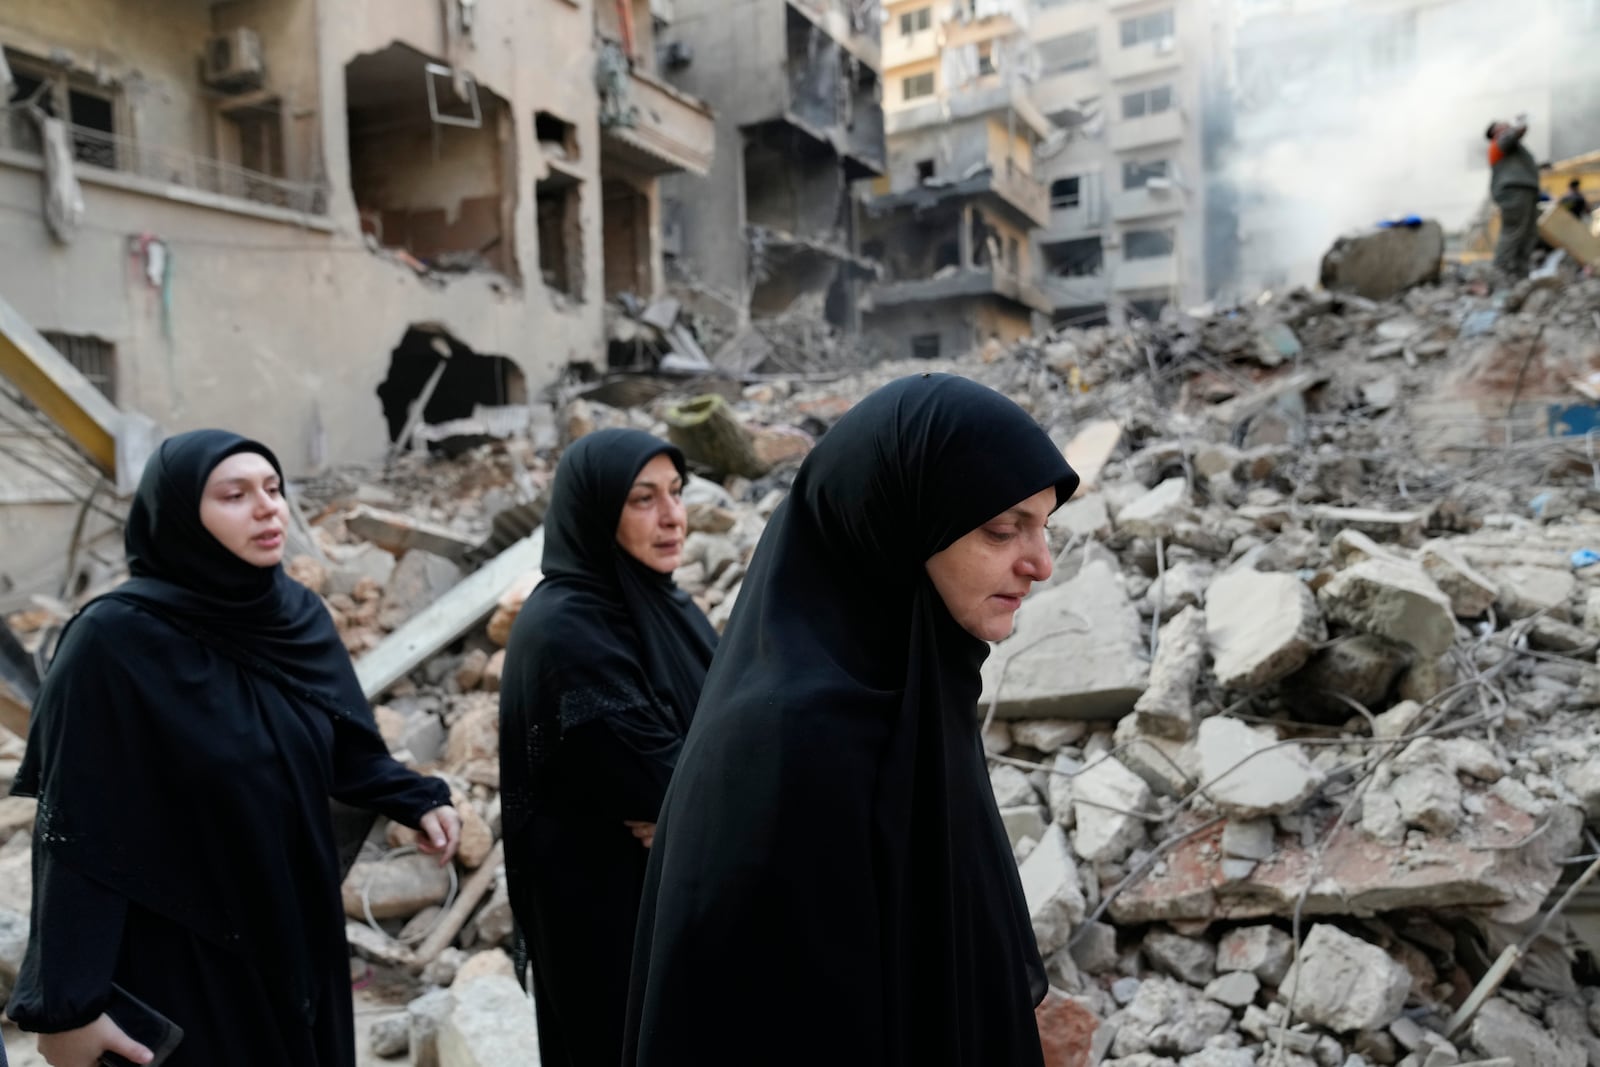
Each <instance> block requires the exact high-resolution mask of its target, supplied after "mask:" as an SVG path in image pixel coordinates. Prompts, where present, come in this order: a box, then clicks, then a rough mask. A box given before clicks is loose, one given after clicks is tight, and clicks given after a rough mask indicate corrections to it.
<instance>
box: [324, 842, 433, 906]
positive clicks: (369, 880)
mask: <svg viewBox="0 0 1600 1067" xmlns="http://www.w3.org/2000/svg"><path fill="white" fill-rule="evenodd" d="M340 892H341V894H342V896H343V899H344V913H345V915H347V916H349V917H350V918H352V919H361V918H365V917H366V916H367V914H368V910H367V909H369V908H370V909H371V915H372V917H373V918H374V919H409V918H411V916H413V915H415V914H416V913H417V912H419V911H421V910H422V909H423V908H426V907H427V906H428V905H430V904H438V903H439V902H440V901H442V900H444V898H445V894H447V893H449V892H450V876H449V873H448V872H447V871H445V869H444V868H442V867H440V866H439V864H438V863H437V862H436V861H435V860H434V858H433V857H432V856H424V855H422V854H421V853H416V852H414V853H410V854H408V855H403V856H399V857H397V858H395V859H391V860H368V861H364V862H361V863H357V864H356V865H355V866H353V867H351V868H350V874H349V875H348V876H347V877H346V878H345V880H344V885H343V886H342V887H341V890H340Z"/></svg>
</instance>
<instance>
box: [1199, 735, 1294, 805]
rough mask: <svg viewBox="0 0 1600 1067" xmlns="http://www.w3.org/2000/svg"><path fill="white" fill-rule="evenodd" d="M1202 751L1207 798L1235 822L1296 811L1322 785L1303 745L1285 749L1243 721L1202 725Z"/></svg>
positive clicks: (1285, 747)
mask: <svg viewBox="0 0 1600 1067" xmlns="http://www.w3.org/2000/svg"><path fill="white" fill-rule="evenodd" d="M1198 748H1199V752H1200V774H1201V779H1202V781H1203V782H1204V783H1205V785H1204V786H1203V788H1204V790H1205V794H1206V796H1208V797H1210V798H1211V801H1212V803H1214V804H1215V805H1216V806H1217V809H1218V810H1219V811H1221V812H1223V813H1224V814H1226V815H1229V816H1232V817H1237V818H1242V819H1254V818H1259V817H1261V816H1263V815H1278V814H1283V813H1285V812H1291V811H1296V810H1298V809H1299V807H1300V805H1301V804H1303V803H1305V801H1306V800H1307V799H1308V798H1309V797H1310V796H1311V794H1312V793H1314V792H1316V790H1317V788H1318V787H1319V786H1320V785H1321V784H1322V780H1323V778H1322V773H1321V772H1320V771H1318V770H1317V769H1316V768H1315V767H1313V766H1312V765H1311V761H1310V760H1308V759H1306V756H1305V752H1304V751H1303V750H1302V749H1301V748H1300V746H1299V745H1296V744H1280V743H1279V742H1278V739H1277V737H1276V736H1275V735H1274V734H1272V733H1271V732H1270V731H1263V730H1257V729H1253V728H1252V727H1250V726H1247V725H1245V724H1244V723H1242V722H1240V721H1239V720H1237V719H1230V718H1227V717H1226V716H1220V715H1219V716H1215V717H1213V718H1210V719H1207V720H1206V721H1205V722H1203V723H1201V724H1200V737H1199V744H1198ZM1257 753H1259V755H1257Z"/></svg>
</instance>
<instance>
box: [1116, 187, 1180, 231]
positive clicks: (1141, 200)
mask: <svg viewBox="0 0 1600 1067" xmlns="http://www.w3.org/2000/svg"><path fill="white" fill-rule="evenodd" d="M1187 204H1188V200H1187V198H1186V197H1185V196H1184V195H1183V190H1182V189H1179V188H1177V187H1176V186H1172V185H1167V186H1166V187H1165V188H1154V189H1152V188H1151V187H1150V186H1145V187H1144V188H1142V189H1124V190H1123V191H1122V192H1119V193H1117V194H1116V195H1114V196H1113V197H1112V198H1111V217H1112V218H1113V219H1115V220H1116V221H1118V222H1134V221H1137V220H1139V219H1153V218H1159V217H1161V216H1162V215H1176V214H1180V213H1181V212H1182V211H1183V209H1184V208H1185V207H1186V206H1187Z"/></svg>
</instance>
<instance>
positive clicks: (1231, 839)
mask: <svg viewBox="0 0 1600 1067" xmlns="http://www.w3.org/2000/svg"><path fill="white" fill-rule="evenodd" d="M1277 834H1278V830H1277V825H1276V824H1275V823H1274V822H1273V821H1272V820H1271V819H1229V820H1228V821H1227V822H1226V823H1225V824H1224V825H1223V827H1222V854H1223V855H1225V856H1229V857H1231V858H1233V859H1240V860H1257V861H1259V860H1264V859H1266V858H1267V857H1268V856H1270V855H1272V853H1273V851H1274V850H1275V849H1276V847H1277V846H1276V845H1275V844H1274V843H1273V842H1274V839H1275V838H1276V837H1277Z"/></svg>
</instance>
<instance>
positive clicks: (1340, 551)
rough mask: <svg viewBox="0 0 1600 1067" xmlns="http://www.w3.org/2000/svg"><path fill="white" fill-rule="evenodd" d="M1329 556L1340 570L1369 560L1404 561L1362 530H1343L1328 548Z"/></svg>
mask: <svg viewBox="0 0 1600 1067" xmlns="http://www.w3.org/2000/svg"><path fill="white" fill-rule="evenodd" d="M1328 555H1329V556H1330V557H1331V558H1332V559H1333V565H1334V566H1335V567H1337V568H1338V569H1339V570H1344V569H1345V568H1346V567H1353V566H1355V565H1356V564H1357V563H1361V562H1363V561H1365V560H1369V559H1389V560H1403V559H1404V557H1403V556H1401V555H1399V554H1398V553H1397V552H1395V551H1392V550H1390V549H1387V548H1384V547H1383V546H1382V545H1380V544H1378V543H1377V542H1376V541H1374V540H1373V539H1372V538H1370V537H1368V536H1367V535H1366V534H1364V533H1362V532H1361V531H1360V530H1352V529H1343V530H1340V531H1339V532H1338V534H1336V535H1335V536H1334V538H1333V542H1332V544H1330V545H1329V546H1328Z"/></svg>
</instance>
